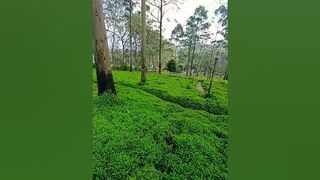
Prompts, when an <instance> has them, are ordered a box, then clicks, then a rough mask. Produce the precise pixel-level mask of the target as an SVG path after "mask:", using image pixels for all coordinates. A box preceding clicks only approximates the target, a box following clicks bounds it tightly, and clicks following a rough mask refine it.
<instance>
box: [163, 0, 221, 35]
mask: <svg viewBox="0 0 320 180" xmlns="http://www.w3.org/2000/svg"><path fill="white" fill-rule="evenodd" d="M220 1H221V0H220ZM221 2H222V1H221ZM223 2H227V1H226V0H224V1H223ZM200 5H203V6H205V8H206V9H207V10H208V17H209V20H210V22H211V21H212V19H213V17H214V11H215V10H216V9H217V8H218V7H219V6H220V4H219V0H185V2H184V3H183V4H182V5H180V10H171V11H168V12H167V13H166V15H165V17H164V24H163V29H164V31H163V36H164V38H166V39H169V38H170V36H171V31H172V30H173V29H174V27H175V26H176V25H177V23H176V22H175V21H174V19H176V20H177V21H178V23H181V24H182V25H185V24H186V21H187V19H188V18H189V17H190V16H192V15H193V13H194V11H195V9H196V8H197V7H198V6H200ZM167 18H169V19H170V22H168V21H167ZM210 31H211V32H213V33H215V32H216V24H212V25H211V28H210ZM221 38H222V36H221V35H218V36H217V40H219V39H221Z"/></svg>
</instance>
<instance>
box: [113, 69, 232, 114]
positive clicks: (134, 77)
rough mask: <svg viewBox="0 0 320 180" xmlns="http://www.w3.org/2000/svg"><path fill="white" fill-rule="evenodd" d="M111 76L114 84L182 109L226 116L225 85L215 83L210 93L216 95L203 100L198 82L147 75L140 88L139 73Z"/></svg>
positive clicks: (182, 78) (121, 73) (120, 73)
mask: <svg viewBox="0 0 320 180" xmlns="http://www.w3.org/2000/svg"><path fill="white" fill-rule="evenodd" d="M113 74H114V76H113V77H114V80H115V83H116V84H119V85H124V86H128V87H132V88H137V89H140V90H143V91H145V92H148V93H150V94H153V95H155V96H157V97H159V98H161V99H163V100H166V101H169V102H172V103H176V104H179V105H180V106H182V107H186V108H192V109H197V110H205V111H207V112H210V113H213V114H216V115H221V114H228V101H227V86H226V84H225V83H222V82H221V83H215V85H214V88H213V91H212V92H213V93H214V92H218V93H217V94H214V96H212V98H204V94H203V93H201V92H199V91H198V90H197V89H196V85H197V83H198V82H197V81H192V79H188V78H184V77H178V76H170V75H168V74H155V73H148V83H147V84H145V85H143V86H141V85H139V84H138V82H139V79H140V72H131V73H129V72H124V71H113ZM206 82H207V81H206ZM208 82H209V81H208ZM217 82H220V81H217ZM207 86H209V85H207ZM204 88H206V87H204Z"/></svg>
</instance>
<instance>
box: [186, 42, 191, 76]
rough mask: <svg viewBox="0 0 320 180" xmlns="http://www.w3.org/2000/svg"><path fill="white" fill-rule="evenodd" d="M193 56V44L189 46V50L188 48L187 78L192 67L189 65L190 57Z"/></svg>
mask: <svg viewBox="0 0 320 180" xmlns="http://www.w3.org/2000/svg"><path fill="white" fill-rule="evenodd" d="M190 56H191V43H190V44H189V48H188V62H187V68H188V69H187V70H186V71H187V72H186V76H188V74H189V69H190V66H189V64H190V58H191V57H190Z"/></svg>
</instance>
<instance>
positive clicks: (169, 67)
mask: <svg viewBox="0 0 320 180" xmlns="http://www.w3.org/2000/svg"><path fill="white" fill-rule="evenodd" d="M167 70H168V71H169V72H176V71H177V65H176V61H175V60H174V59H171V60H170V61H169V62H168V63H167Z"/></svg>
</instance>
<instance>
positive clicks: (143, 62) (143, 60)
mask: <svg viewBox="0 0 320 180" xmlns="http://www.w3.org/2000/svg"><path fill="white" fill-rule="evenodd" d="M141 15H142V25H141V51H142V53H141V83H145V82H146V81H147V76H146V73H147V69H146V47H147V45H146V36H147V32H146V0H141Z"/></svg>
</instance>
